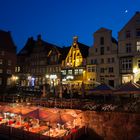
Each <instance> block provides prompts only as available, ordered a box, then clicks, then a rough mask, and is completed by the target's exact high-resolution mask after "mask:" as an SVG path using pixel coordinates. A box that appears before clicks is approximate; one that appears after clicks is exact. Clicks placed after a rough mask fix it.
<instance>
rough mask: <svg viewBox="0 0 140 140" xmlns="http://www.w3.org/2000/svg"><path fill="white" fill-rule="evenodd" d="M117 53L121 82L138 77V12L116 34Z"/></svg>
mask: <svg viewBox="0 0 140 140" xmlns="http://www.w3.org/2000/svg"><path fill="white" fill-rule="evenodd" d="M118 39H119V40H118V43H119V48H118V55H119V59H120V73H121V77H122V83H124V82H129V81H133V82H137V81H138V80H139V79H140V66H139V63H140V13H139V12H136V14H135V15H134V16H133V17H132V18H131V19H130V20H129V21H128V23H127V24H126V25H125V26H124V27H123V28H122V30H121V31H120V32H119V34H118Z"/></svg>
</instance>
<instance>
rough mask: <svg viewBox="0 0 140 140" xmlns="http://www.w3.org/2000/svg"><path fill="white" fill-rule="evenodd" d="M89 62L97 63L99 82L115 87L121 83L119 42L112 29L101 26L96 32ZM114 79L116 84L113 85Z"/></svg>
mask: <svg viewBox="0 0 140 140" xmlns="http://www.w3.org/2000/svg"><path fill="white" fill-rule="evenodd" d="M101 40H102V41H101ZM88 64H96V69H97V70H96V72H97V82H99V83H106V84H107V85H110V86H113V87H116V86H118V85H119V69H118V68H119V60H118V55H117V42H115V41H114V39H113V38H112V31H111V30H108V29H105V28H101V29H99V30H98V31H97V32H95V33H94V45H93V47H92V48H91V49H90V54H89V57H88ZM113 81H114V85H111V84H112V83H113Z"/></svg>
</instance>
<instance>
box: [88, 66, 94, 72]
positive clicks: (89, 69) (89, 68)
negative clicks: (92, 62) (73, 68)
mask: <svg viewBox="0 0 140 140" xmlns="http://www.w3.org/2000/svg"><path fill="white" fill-rule="evenodd" d="M87 71H88V72H95V67H94V66H89V67H87Z"/></svg>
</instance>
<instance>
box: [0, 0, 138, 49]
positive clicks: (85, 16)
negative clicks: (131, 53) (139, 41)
mask: <svg viewBox="0 0 140 140" xmlns="http://www.w3.org/2000/svg"><path fill="white" fill-rule="evenodd" d="M136 11H140V0H0V29H1V30H5V31H11V34H12V37H13V39H14V42H15V45H16V46H17V50H18V51H19V50H20V49H21V48H22V47H23V46H24V45H25V43H26V41H27V38H28V37H31V36H33V37H34V38H35V39H36V38H37V35H38V34H41V35H42V39H43V40H44V41H47V42H50V43H53V44H56V45H58V46H60V47H61V46H70V45H71V43H72V37H73V36H75V35H77V36H78V37H79V42H82V43H84V44H86V45H89V46H92V44H93V33H94V32H95V31H96V30H98V29H99V28H100V27H105V28H109V29H111V30H112V31H113V36H114V37H115V38H116V39H117V33H118V31H119V30H120V29H121V28H122V27H123V26H124V25H125V24H126V23H127V21H128V20H129V19H130V18H131V17H132V16H133V15H134V14H135V12H136Z"/></svg>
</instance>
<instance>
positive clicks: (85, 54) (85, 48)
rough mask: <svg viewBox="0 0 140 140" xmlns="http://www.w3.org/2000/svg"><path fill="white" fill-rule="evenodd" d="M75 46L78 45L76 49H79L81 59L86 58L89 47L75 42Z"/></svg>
mask: <svg viewBox="0 0 140 140" xmlns="http://www.w3.org/2000/svg"><path fill="white" fill-rule="evenodd" d="M77 44H78V47H79V49H80V52H81V54H82V56H83V58H86V57H88V52H89V46H87V45H85V44H82V43H80V42H77Z"/></svg>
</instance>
